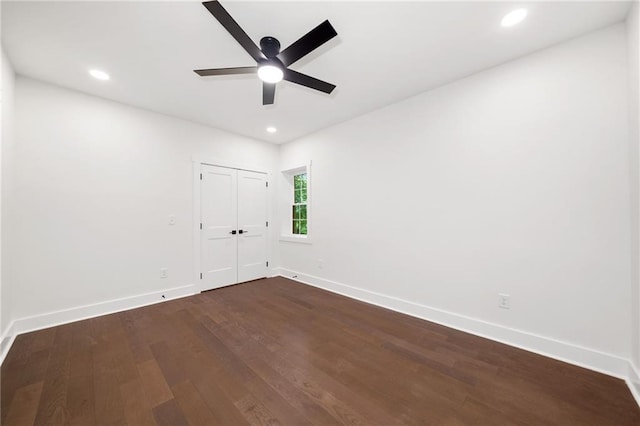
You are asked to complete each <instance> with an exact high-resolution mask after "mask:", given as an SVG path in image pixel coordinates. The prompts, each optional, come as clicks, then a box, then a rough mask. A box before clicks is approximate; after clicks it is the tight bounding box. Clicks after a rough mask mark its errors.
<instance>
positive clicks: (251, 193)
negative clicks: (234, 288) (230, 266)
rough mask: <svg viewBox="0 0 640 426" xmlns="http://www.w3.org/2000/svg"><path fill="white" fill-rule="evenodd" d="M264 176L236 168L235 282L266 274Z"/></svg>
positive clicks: (265, 177)
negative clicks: (236, 238)
mask: <svg viewBox="0 0 640 426" xmlns="http://www.w3.org/2000/svg"><path fill="white" fill-rule="evenodd" d="M266 261H267V176H266V175H265V174H264V173H256V172H248V171H244V170H238V282H244V281H250V280H255V279H257V278H263V277H266V276H267V264H266Z"/></svg>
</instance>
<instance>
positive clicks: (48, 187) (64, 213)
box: [3, 76, 278, 319]
mask: <svg viewBox="0 0 640 426" xmlns="http://www.w3.org/2000/svg"><path fill="white" fill-rule="evenodd" d="M15 106H16V125H15V137H16V147H15V153H14V162H15V165H16V167H15V168H14V170H13V179H14V186H15V193H14V199H13V200H12V203H11V211H10V212H9V214H8V217H7V218H6V219H7V220H6V222H5V229H7V228H9V229H10V230H11V232H10V233H7V235H5V241H4V247H3V248H4V255H5V258H4V267H5V277H4V280H3V283H4V285H5V286H6V285H9V286H11V288H12V289H13V293H14V294H13V301H12V303H13V306H14V311H13V312H12V314H13V319H16V318H24V317H28V316H32V315H40V314H43V313H47V312H52V311H57V310H61V309H66V308H74V307H79V306H83V305H88V304H94V303H99V302H105V301H109V300H113V299H120V298H126V297H131V296H136V295H140V294H144V293H149V292H156V291H164V290H165V289H170V288H174V287H179V286H184V285H189V284H193V283H194V280H193V245H192V234H193V228H192V222H193V221H192V187H193V182H192V156H200V157H204V158H215V159H220V160H223V161H225V162H227V163H232V164H237V165H244V166H246V167H254V168H258V169H260V170H267V171H272V170H273V168H274V165H275V164H276V161H277V155H278V149H277V147H276V146H275V145H272V144H268V143H265V142H260V141H255V140H251V139H247V138H244V137H240V136H235V135H232V134H229V133H226V132H222V131H218V130H215V129H212V128H208V127H205V126H201V125H198V124H194V123H191V122H187V121H184V120H180V119H175V118H171V117H168V116H164V115H160V114H156V113H152V112H148V111H144V110H141V109H137V108H133V107H129V106H126V105H123V104H119V103H115V102H111V101H106V100H103V99H100V98H97V97H93V96H88V95H84V94H81V93H78V92H73V91H70V90H67V89H63V88H59V87H55V86H52V85H49V84H45V83H42V82H38V81H35V80H31V79H27V78H24V77H21V76H18V78H17V80H16V103H15ZM3 195H4V194H3ZM169 215H175V216H176V219H177V223H176V224H175V225H174V226H169V221H168V217H169ZM272 252H273V250H272ZM162 267H167V268H168V272H169V277H168V278H167V279H161V278H160V268H162Z"/></svg>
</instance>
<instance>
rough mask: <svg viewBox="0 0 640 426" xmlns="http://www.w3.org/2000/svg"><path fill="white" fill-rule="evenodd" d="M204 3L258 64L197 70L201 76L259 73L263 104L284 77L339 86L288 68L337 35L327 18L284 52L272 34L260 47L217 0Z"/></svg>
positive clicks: (308, 84)
mask: <svg viewBox="0 0 640 426" xmlns="http://www.w3.org/2000/svg"><path fill="white" fill-rule="evenodd" d="M202 4H203V5H204V7H206V8H207V10H208V11H209V12H211V14H212V15H213V16H214V18H216V19H217V20H218V21H220V23H221V24H222V26H223V27H225V29H226V30H227V31H228V32H229V34H231V35H232V36H233V38H235V39H236V41H237V42H238V43H240V45H241V46H242V47H243V48H244V50H246V51H247V53H248V54H249V55H251V57H252V58H253V59H254V60H255V61H256V62H257V65H256V66H255V67H234V68H214V69H206V70H194V72H195V73H196V74H198V75H199V76H201V77H205V76H210V75H230V74H254V73H257V74H258V77H259V78H260V79H261V80H262V81H263V83H262V105H271V104H273V101H274V98H275V95H276V83H278V82H279V81H281V80H283V79H284V80H287V81H290V82H292V83H296V84H299V85H301V86H305V87H309V88H311V89H315V90H319V91H321V92H324V93H331V92H332V91H333V89H335V88H336V86H335V85H333V84H331V83H327V82H326V81H322V80H318V79H317V78H314V77H311V76H309V75H306V74H302V73H300V72H297V71H294V70H292V69H289V65H291V64H293V63H294V62H296V61H297V60H298V59H300V58H302V57H303V56H305V55H307V54H309V53H311V52H312V51H313V50H315V49H317V48H318V47H320V46H322V45H323V44H324V43H326V42H327V41H329V40H331V39H332V38H333V37H335V36H337V35H338V33H337V32H336V30H335V29H334V28H333V27H332V26H331V24H330V23H329V21H328V20H327V21H324V22H323V23H321V24H320V25H318V26H317V27H315V28H314V29H312V30H311V31H309V32H308V33H307V34H305V35H303V36H302V37H300V38H299V39H298V40H297V41H296V42H294V43H293V44H292V45H290V46H289V47H287V48H286V49H284V50H283V51H282V52H281V51H280V42H279V41H278V40H277V39H276V38H274V37H269V36H267V37H263V38H262V39H261V40H260V47H259V48H258V46H257V45H256V44H255V43H254V42H253V40H251V39H250V38H249V36H248V35H247V33H245V32H244V30H243V29H242V28H240V25H238V23H237V22H236V21H235V20H234V19H233V18H232V17H231V15H229V13H228V12H227V11H226V10H225V9H224V8H223V7H222V5H221V4H220V3H219V2H218V1H217V0H212V1H205V2H203V3H202Z"/></svg>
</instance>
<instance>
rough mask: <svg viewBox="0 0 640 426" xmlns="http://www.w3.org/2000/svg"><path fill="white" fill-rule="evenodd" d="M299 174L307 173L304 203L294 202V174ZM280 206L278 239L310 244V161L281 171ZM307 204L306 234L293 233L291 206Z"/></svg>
mask: <svg viewBox="0 0 640 426" xmlns="http://www.w3.org/2000/svg"><path fill="white" fill-rule="evenodd" d="M301 174H306V175H307V201H306V203H296V202H295V184H294V176H298V175H301ZM282 178H283V179H282V182H283V185H282V188H283V191H282V194H283V195H282V197H281V201H282V207H283V209H284V210H283V214H282V215H281V225H280V241H286V242H293V243H303V244H311V232H312V216H311V213H312V207H311V203H312V194H311V162H309V163H308V164H305V165H303V166H298V167H292V168H289V169H286V170H283V171H282ZM303 204H306V206H307V219H306V220H307V234H306V235H305V234H294V233H293V206H295V205H303Z"/></svg>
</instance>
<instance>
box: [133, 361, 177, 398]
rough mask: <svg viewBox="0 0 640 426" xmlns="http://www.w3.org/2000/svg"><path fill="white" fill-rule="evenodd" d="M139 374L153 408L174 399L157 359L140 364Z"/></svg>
mask: <svg viewBox="0 0 640 426" xmlns="http://www.w3.org/2000/svg"><path fill="white" fill-rule="evenodd" d="M138 372H139V373H140V379H141V381H142V386H143V388H144V390H145V394H146V395H147V400H148V401H149V404H150V405H151V407H152V408H153V407H156V406H157V405H160V404H162V403H164V402H167V401H169V400H170V399H173V393H172V392H171V389H170V388H169V385H168V384H167V382H166V380H165V379H164V375H163V374H162V370H161V369H160V367H159V366H158V363H157V362H156V361H155V359H150V360H149V361H145V362H142V363H140V364H138Z"/></svg>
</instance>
